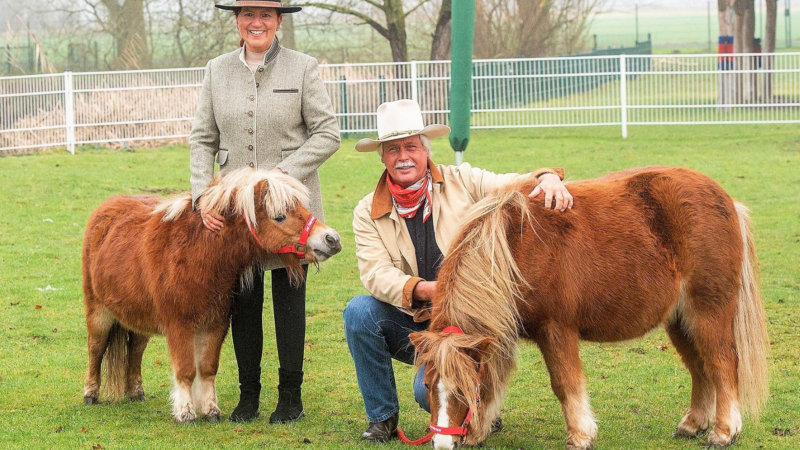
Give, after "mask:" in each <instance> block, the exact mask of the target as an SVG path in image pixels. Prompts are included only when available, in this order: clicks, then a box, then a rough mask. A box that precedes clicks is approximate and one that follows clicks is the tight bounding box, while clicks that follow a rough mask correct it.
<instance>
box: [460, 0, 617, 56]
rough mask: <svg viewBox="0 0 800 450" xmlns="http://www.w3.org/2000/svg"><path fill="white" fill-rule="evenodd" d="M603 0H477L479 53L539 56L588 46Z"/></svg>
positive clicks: (476, 20) (568, 52) (483, 54)
mask: <svg viewBox="0 0 800 450" xmlns="http://www.w3.org/2000/svg"><path fill="white" fill-rule="evenodd" d="M602 3H603V1H602V0H552V1H529V0H476V4H475V7H476V9H475V56H477V57H479V58H498V57H537V56H544V55H552V54H571V53H575V52H577V51H579V50H580V49H581V48H583V47H584V44H585V41H586V33H587V31H588V25H589V23H590V21H591V18H592V14H593V13H594V12H595V11H596V10H597V8H598V7H599V6H600V5H601V4H602Z"/></svg>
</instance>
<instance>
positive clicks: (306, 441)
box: [303, 438, 311, 444]
mask: <svg viewBox="0 0 800 450" xmlns="http://www.w3.org/2000/svg"><path fill="white" fill-rule="evenodd" d="M310 443H311V439H309V438H303V444H310Z"/></svg>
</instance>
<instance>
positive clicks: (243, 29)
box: [236, 7, 283, 53]
mask: <svg viewBox="0 0 800 450" xmlns="http://www.w3.org/2000/svg"><path fill="white" fill-rule="evenodd" d="M282 20H283V17H282V16H280V15H279V14H278V10H277V9H275V8H253V7H247V8H242V10H241V11H239V14H237V15H236V26H237V27H238V28H239V35H241V36H242V39H244V43H245V45H246V46H247V50H248V51H251V52H255V53H262V52H265V51H267V50H269V47H270V46H271V45H272V40H273V39H275V33H276V32H277V31H278V28H280V27H281V21H282Z"/></svg>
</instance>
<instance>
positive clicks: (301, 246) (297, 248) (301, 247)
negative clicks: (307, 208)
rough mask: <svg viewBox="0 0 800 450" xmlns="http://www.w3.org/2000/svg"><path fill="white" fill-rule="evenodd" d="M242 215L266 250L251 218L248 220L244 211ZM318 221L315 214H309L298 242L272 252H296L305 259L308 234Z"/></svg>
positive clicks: (300, 257)
mask: <svg viewBox="0 0 800 450" xmlns="http://www.w3.org/2000/svg"><path fill="white" fill-rule="evenodd" d="M242 217H244V223H246V224H247V228H248V229H250V234H252V235H253V237H254V238H255V239H256V242H258V245H260V246H261V248H263V249H264V250H266V248H265V247H264V245H263V244H262V243H261V239H259V238H258V235H257V234H256V230H255V228H253V225H252V224H251V223H250V221H249V220H247V216H245V215H244V213H243V214H242ZM316 222H317V218H316V217H314V215H313V214H311V215H310V216H308V220H307V221H306V224H305V226H304V227H303V232H302V233H300V240H299V241H298V243H297V244H292V245H287V246H285V247H281V248H279V249H277V250H275V251H274V252H272V253H296V254H297V258H298V259H303V258H304V257H305V256H306V242H307V241H308V235H309V234H310V233H311V228H312V227H313V226H314V223H316Z"/></svg>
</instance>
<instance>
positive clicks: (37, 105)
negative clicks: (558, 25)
mask: <svg viewBox="0 0 800 450" xmlns="http://www.w3.org/2000/svg"><path fill="white" fill-rule="evenodd" d="M726 57H727V59H726V60H721V56H719V55H628V56H625V55H620V56H592V57H562V58H537V59H503V60H478V61H475V62H474V64H473V92H472V112H473V114H472V127H473V128H522V127H563V126H618V127H620V128H621V130H622V136H623V137H625V136H627V133H628V127H629V126H632V125H665V124H666V125H672V124H679V125H686V124H732V123H789V122H794V123H797V122H800V53H778V54H747V55H735V56H733V55H726ZM203 71H204V69H203V68H197V69H177V70H155V71H129V72H92V73H71V72H66V73H64V74H57V75H36V76H26V77H6V78H0V152H3V151H5V152H9V151H15V150H17V151H18V150H26V149H38V148H48V147H67V149H68V150H69V151H70V152H73V153H74V151H75V146H76V145H85V144H109V143H117V144H118V145H122V144H125V145H127V144H128V143H134V142H142V141H143V142H144V143H149V144H153V145H156V144H159V143H164V142H168V141H171V140H183V139H185V138H186V137H187V136H188V134H189V131H190V128H191V122H192V117H193V115H194V112H195V108H196V105H197V101H198V97H199V92H200V86H201V83H202V79H203ZM321 72H322V78H323V80H324V82H325V85H326V87H327V89H328V93H329V94H330V97H331V100H332V101H333V105H334V109H335V112H336V115H337V118H338V120H339V125H340V127H341V130H342V133H362V132H372V131H374V130H375V128H376V124H375V111H376V109H377V107H378V105H379V104H380V103H382V102H384V101H391V100H396V99H400V98H414V99H416V100H418V101H419V102H420V104H421V105H422V109H423V113H424V114H425V115H426V118H425V119H426V122H428V123H432V122H437V123H447V121H448V112H449V111H448V105H449V84H450V62H449V61H429V62H409V63H399V64H395V63H388V64H337V65H323V66H321Z"/></svg>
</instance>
